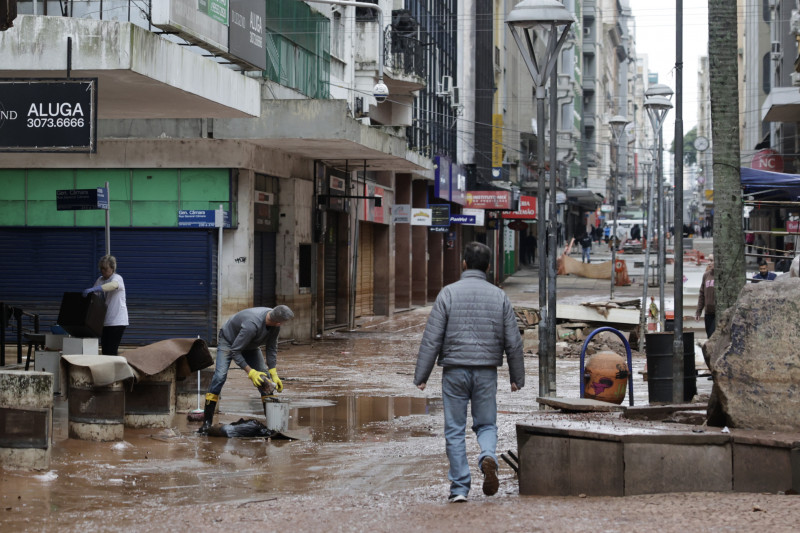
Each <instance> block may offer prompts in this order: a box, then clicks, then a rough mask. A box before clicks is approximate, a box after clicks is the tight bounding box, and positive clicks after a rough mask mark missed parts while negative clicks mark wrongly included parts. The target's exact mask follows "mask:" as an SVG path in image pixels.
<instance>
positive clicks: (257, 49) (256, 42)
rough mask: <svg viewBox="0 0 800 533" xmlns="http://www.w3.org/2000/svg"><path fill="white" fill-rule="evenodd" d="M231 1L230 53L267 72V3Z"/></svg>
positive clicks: (251, 0)
mask: <svg viewBox="0 0 800 533" xmlns="http://www.w3.org/2000/svg"><path fill="white" fill-rule="evenodd" d="M201 1H203V0H201ZM212 1H213V0H212ZM223 1H225V0H223ZM230 1H231V22H230V25H229V26H228V28H229V33H228V47H229V48H230V53H231V54H233V55H235V56H236V57H239V58H241V59H242V60H243V61H246V62H247V63H248V64H250V65H252V66H253V68H255V69H256V70H266V69H267V52H266V48H265V44H266V43H265V36H264V33H265V31H264V20H265V19H266V18H267V4H266V2H263V1H261V2H259V1H257V0H230Z"/></svg>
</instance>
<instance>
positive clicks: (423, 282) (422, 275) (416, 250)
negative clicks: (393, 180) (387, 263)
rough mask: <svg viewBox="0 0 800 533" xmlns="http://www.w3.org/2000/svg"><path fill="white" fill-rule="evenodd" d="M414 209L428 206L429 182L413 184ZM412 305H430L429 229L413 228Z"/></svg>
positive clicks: (415, 182) (412, 202) (418, 181)
mask: <svg viewBox="0 0 800 533" xmlns="http://www.w3.org/2000/svg"><path fill="white" fill-rule="evenodd" d="M411 189H412V199H411V206H412V207H423V208H424V207H427V206H428V182H427V181H422V180H416V181H413V182H412V185H411ZM412 211H413V209H412ZM411 303H412V305H427V303H428V228H427V227H426V226H411Z"/></svg>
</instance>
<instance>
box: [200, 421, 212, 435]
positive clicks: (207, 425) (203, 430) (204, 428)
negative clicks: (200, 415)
mask: <svg viewBox="0 0 800 533" xmlns="http://www.w3.org/2000/svg"><path fill="white" fill-rule="evenodd" d="M210 428H211V420H203V425H202V426H200V429H198V430H197V432H198V433H199V434H201V435H208V430H209V429H210Z"/></svg>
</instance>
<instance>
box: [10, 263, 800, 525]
mask: <svg viewBox="0 0 800 533" xmlns="http://www.w3.org/2000/svg"><path fill="white" fill-rule="evenodd" d="M515 283H517V284H518V285H517V286H515ZM528 283H529V280H528V279H526V278H524V277H520V278H519V279H518V280H517V281H516V282H515V281H514V279H511V280H510V281H509V282H508V283H507V290H508V292H509V293H510V294H514V295H515V296H514V298H515V299H516V300H522V299H525V298H530V295H529V294H527V293H525V288H524V286H527V284H528ZM515 303H516V302H515ZM429 310H430V308H429V307H425V308H420V309H415V310H411V311H408V312H404V313H400V314H398V315H396V316H395V317H393V318H391V319H387V318H383V317H375V318H373V319H370V320H365V321H362V323H361V324H360V327H359V328H358V329H357V330H356V331H353V332H336V333H330V334H328V335H326V336H325V337H324V338H322V339H318V340H314V341H310V342H303V343H296V342H292V341H286V342H283V343H281V344H280V346H279V352H278V368H279V369H280V371H281V377H282V378H283V380H284V385H285V389H284V392H283V393H282V395H281V397H282V399H284V400H288V401H289V405H290V419H289V430H290V431H289V432H290V433H291V434H292V435H294V436H297V437H299V438H298V440H293V441H286V440H265V439H226V438H215V437H206V436H199V435H197V434H196V429H197V428H198V427H199V425H200V424H199V422H188V421H187V420H186V414H185V413H179V414H177V415H176V416H175V417H174V419H173V421H172V424H171V427H170V428H168V429H128V428H126V429H125V436H124V440H123V441H122V442H109V443H100V442H86V441H80V440H75V439H68V438H67V411H66V402H64V401H58V400H57V401H56V406H57V408H56V416H55V428H54V441H55V444H54V448H53V455H52V460H51V467H50V470H49V471H46V472H27V471H14V470H6V469H3V470H0V517H2V518H1V520H2V523H3V526H4V530H6V531H111V530H114V531H117V530H121V529H124V530H129V531H168V530H169V531H175V530H178V531H187V530H192V531H219V530H234V529H236V530H241V531H263V530H265V529H266V530H279V531H293V532H296V531H314V530H317V529H318V528H319V527H320V526H322V527H325V528H326V529H330V530H332V531H398V530H400V531H448V530H452V529H455V528H456V527H458V528H469V529H479V530H483V531H579V530H587V529H590V528H591V529H609V528H614V529H620V528H624V529H630V530H636V531H678V530H694V531H751V530H752V529H753V528H768V530H770V531H779V532H780V531H793V530H796V523H797V519H798V517H800V499H798V498H797V497H796V496H785V495H778V494H734V493H720V494H714V493H701V494H680V493H679V494H656V495H649V496H635V497H625V498H570V497H559V498H557V497H547V498H540V497H523V496H520V495H519V493H518V485H517V482H516V479H515V474H514V472H513V471H512V470H511V468H509V467H508V465H506V464H503V463H501V464H500V481H501V486H500V492H499V493H498V494H497V495H496V496H493V497H486V496H484V495H483V494H482V492H481V490H480V483H481V480H482V476H481V474H480V472H479V471H478V468H477V465H476V464H472V465H471V467H472V475H473V486H472V491H471V492H470V496H469V500H470V501H469V502H468V503H467V504H465V505H448V504H447V503H446V498H447V495H448V492H449V491H448V487H449V482H448V481H447V458H446V456H445V452H444V437H443V429H442V411H441V386H440V378H441V371H440V370H438V369H437V370H435V371H434V374H433V377H432V379H431V381H430V382H429V387H428V388H427V389H426V390H425V391H424V392H422V391H419V390H418V389H417V388H416V387H414V386H413V384H412V377H413V371H414V363H415V359H416V351H417V348H418V345H419V340H420V338H421V335H422V330H423V328H424V324H425V320H426V319H427V315H428V312H429ZM525 364H526V375H527V379H528V381H527V384H526V387H525V388H524V389H522V390H521V391H520V392H516V393H511V391H510V387H509V378H508V371H507V367H503V368H501V369H500V372H499V390H498V410H499V415H498V436H499V441H498V453H501V452H505V451H507V450H516V448H517V444H516V429H515V424H516V423H517V422H518V421H520V420H522V419H524V418H525V417H526V416H527V415H529V414H530V413H533V412H536V411H537V410H538V406H537V403H536V395H537V391H538V384H537V375H538V365H537V357H536V356H535V355H534V354H532V353H526V357H525ZM643 367H644V358H643V357H641V356H638V354H637V356H636V357H635V358H634V369H633V370H634V371H633V375H634V398H635V403H636V404H639V405H641V404H643V403H646V402H647V388H646V384H645V383H644V382H643V381H642V379H641V376H640V374H639V372H640V371H641V370H642V369H643ZM578 386H579V361H578V359H575V358H568V359H559V360H558V392H559V395H562V396H566V397H578V395H579V393H578ZM698 389H699V392H700V394H707V393H708V391H710V382H707V381H704V380H699V381H698ZM626 403H627V399H626ZM240 418H263V411H262V406H261V402H260V400H259V398H258V394H257V392H256V391H255V390H254V389H253V386H252V384H251V383H250V381H249V380H248V378H247V377H246V376H245V374H244V373H243V372H241V371H238V369H233V370H232V371H231V372H230V374H229V378H228V383H227V384H226V387H225V389H224V391H223V394H222V396H221V400H220V415H219V416H218V417H217V419H216V420H215V422H222V423H231V422H234V421H236V420H238V419H240ZM467 447H468V454H469V457H470V458H471V460H473V461H474V459H475V458H476V457H477V453H478V447H477V444H476V442H475V439H474V437H473V436H472V435H468V439H467ZM586 475H587V476H591V475H592V473H591V472H587V473H586Z"/></svg>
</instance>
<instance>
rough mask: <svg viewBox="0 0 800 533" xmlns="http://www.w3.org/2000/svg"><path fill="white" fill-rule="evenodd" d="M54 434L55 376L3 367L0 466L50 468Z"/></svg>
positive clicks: (0, 405) (0, 375) (0, 372)
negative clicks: (4, 368)
mask: <svg viewBox="0 0 800 533" xmlns="http://www.w3.org/2000/svg"><path fill="white" fill-rule="evenodd" d="M52 435H53V375H52V374H50V373H47V372H35V371H34V372H24V371H18V370H0V465H2V466H3V467H4V468H22V469H32V470H47V469H48V468H50V455H51V450H52V445H53V437H52Z"/></svg>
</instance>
